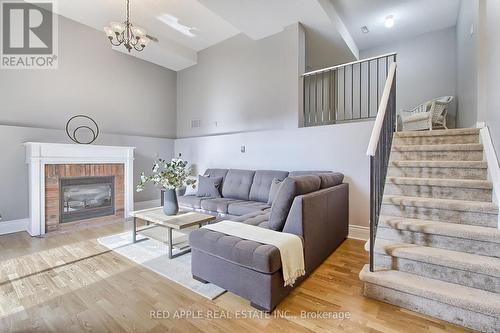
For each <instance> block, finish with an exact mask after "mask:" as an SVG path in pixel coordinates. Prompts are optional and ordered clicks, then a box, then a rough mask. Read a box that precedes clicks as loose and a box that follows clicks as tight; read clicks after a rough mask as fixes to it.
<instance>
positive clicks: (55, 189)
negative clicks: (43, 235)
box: [45, 164, 124, 232]
mask: <svg viewBox="0 0 500 333" xmlns="http://www.w3.org/2000/svg"><path fill="white" fill-rule="evenodd" d="M109 176H114V177H115V190H114V195H115V198H114V199H115V214H114V215H111V216H107V217H104V218H99V221H103V220H106V219H108V220H109V219H115V218H117V217H124V167H123V164H49V165H46V166H45V230H46V231H48V232H50V231H53V230H57V229H59V227H60V226H61V225H60V216H59V212H60V210H59V209H60V207H59V206H60V197H59V196H60V188H59V187H60V181H59V180H60V179H61V178H76V177H109ZM78 222H81V221H76V222H70V223H64V225H71V224H74V223H78Z"/></svg>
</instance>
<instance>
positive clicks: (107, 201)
mask: <svg viewBox="0 0 500 333" xmlns="http://www.w3.org/2000/svg"><path fill="white" fill-rule="evenodd" d="M59 188H60V195H59V198H60V206H59V207H60V215H59V216H60V222H61V223H64V222H73V221H79V220H86V219H90V218H93V217H100V216H108V215H114V214H115V195H114V192H115V177H84V178H61V179H60V186H59Z"/></svg>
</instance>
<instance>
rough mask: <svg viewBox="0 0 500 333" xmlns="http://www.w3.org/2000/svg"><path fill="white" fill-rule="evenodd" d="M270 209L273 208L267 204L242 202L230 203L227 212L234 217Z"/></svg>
mask: <svg viewBox="0 0 500 333" xmlns="http://www.w3.org/2000/svg"><path fill="white" fill-rule="evenodd" d="M270 207H271V206H270V205H268V204H267V203H265V202H259V201H241V202H234V203H230V204H229V207H228V209H227V212H228V213H229V214H232V215H237V216H241V215H245V214H248V213H252V212H255V211H262V210H264V209H267V208H270Z"/></svg>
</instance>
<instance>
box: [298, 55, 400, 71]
mask: <svg viewBox="0 0 500 333" xmlns="http://www.w3.org/2000/svg"><path fill="white" fill-rule="evenodd" d="M393 55H397V53H396V52H391V53H387V54H382V55H378V56H375V57H371V58H366V59H361V60H356V61H351V62H348V63H345V64H340V65H337V66H332V67H328V68H322V69H317V70H315V71H311V72H307V73H304V74H302V75H301V76H308V75H312V74H318V73H321V72H327V71H331V70H333V69H336V68H341V67H345V66H349V65H355V64H359V63H360V62H365V61H371V60H375V59H380V58H386V57H390V56H393Z"/></svg>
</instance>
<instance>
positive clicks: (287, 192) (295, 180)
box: [268, 175, 321, 231]
mask: <svg viewBox="0 0 500 333" xmlns="http://www.w3.org/2000/svg"><path fill="white" fill-rule="evenodd" d="M320 184H321V179H320V178H319V177H318V176H313V175H311V176H297V177H287V178H285V180H284V181H283V183H282V184H281V186H280V187H279V190H278V193H276V197H275V198H274V202H273V205H272V206H271V214H270V216H269V223H268V225H269V229H272V230H276V231H282V230H283V227H284V226H285V222H286V219H287V217H288V213H289V212H290V208H291V207H292V204H293V200H294V199H295V197H296V196H298V195H303V194H307V193H311V192H314V191H317V190H319V187H320Z"/></svg>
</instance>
